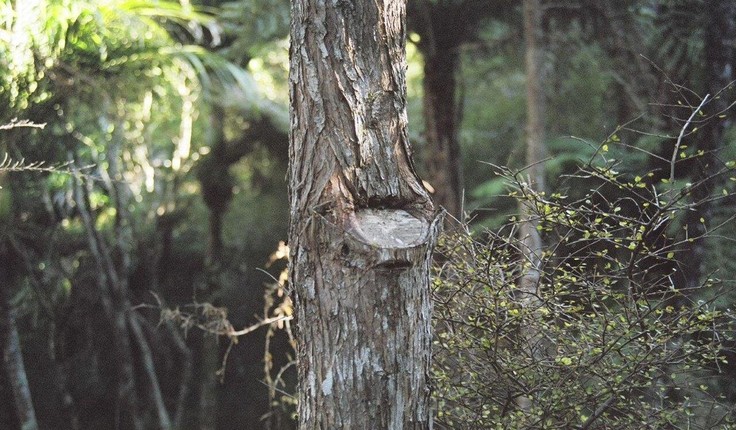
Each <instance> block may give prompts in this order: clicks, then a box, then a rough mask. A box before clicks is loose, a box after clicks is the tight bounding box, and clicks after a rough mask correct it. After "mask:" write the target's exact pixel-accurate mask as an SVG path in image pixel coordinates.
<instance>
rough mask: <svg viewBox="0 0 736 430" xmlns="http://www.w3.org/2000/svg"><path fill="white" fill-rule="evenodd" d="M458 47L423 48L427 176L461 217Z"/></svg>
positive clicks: (437, 197) (437, 199)
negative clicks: (456, 93)
mask: <svg viewBox="0 0 736 430" xmlns="http://www.w3.org/2000/svg"><path fill="white" fill-rule="evenodd" d="M422 46H426V45H422ZM458 50H459V46H450V47H443V48H440V49H437V48H434V49H431V48H429V49H424V50H423V51H422V53H423V54H424V120H425V135H426V138H427V147H426V150H425V152H426V154H427V155H426V156H427V162H426V164H427V172H428V174H429V178H428V179H429V182H430V184H431V185H432V187H434V189H435V193H434V199H435V202H436V203H437V204H438V205H440V206H442V207H443V208H445V210H447V212H448V213H450V214H451V215H452V216H454V217H455V218H457V219H458V220H460V221H462V220H463V214H462V207H463V198H462V196H463V169H462V159H461V157H460V141H459V139H458V128H459V124H458V117H459V115H458V112H457V102H456V100H455V99H456V97H455V92H456V90H457V82H456V79H455V74H456V73H457V69H458V65H459V61H460V58H459V52H458Z"/></svg>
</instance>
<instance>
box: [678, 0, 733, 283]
mask: <svg viewBox="0 0 736 430" xmlns="http://www.w3.org/2000/svg"><path fill="white" fill-rule="evenodd" d="M707 14H708V19H707V26H706V28H705V60H706V76H707V77H708V79H707V82H708V85H707V91H708V94H710V96H711V97H713V99H712V101H710V102H708V104H707V106H706V108H705V109H704V111H705V114H706V116H707V117H712V118H711V119H710V120H709V121H708V122H707V123H705V124H704V125H703V126H702V127H700V130H699V131H698V133H697V135H696V137H695V138H696V142H697V147H698V149H699V150H702V151H703V155H702V156H699V157H697V158H696V165H695V166H694V169H692V170H693V171H694V172H695V173H694V178H693V183H694V184H699V185H697V186H695V187H693V190H692V194H691V195H692V201H693V204H694V206H693V210H690V211H688V212H687V213H686V217H685V218H686V219H685V224H686V231H687V234H688V237H689V238H692V239H693V240H692V241H688V242H687V245H688V246H687V247H686V248H687V249H686V250H685V251H684V252H683V256H684V258H683V260H682V261H683V265H684V270H682V275H683V276H684V278H685V279H684V287H685V291H696V290H697V288H698V287H699V286H700V285H701V283H702V281H703V279H702V278H703V276H704V265H705V259H706V254H707V249H706V241H705V239H704V235H705V234H706V232H707V230H708V227H709V224H710V221H711V220H712V218H713V204H712V202H711V201H710V199H711V198H712V195H713V192H714V190H715V189H716V188H717V186H718V183H719V181H720V180H721V179H719V178H715V177H713V176H714V174H715V172H717V171H718V170H719V169H720V168H722V167H723V166H722V161H720V160H719V158H718V151H719V150H720V149H721V148H723V133H724V131H725V129H726V125H727V121H728V118H726V119H722V118H720V115H721V114H729V113H728V112H727V110H728V107H729V104H730V103H732V101H733V97H732V96H730V95H731V91H726V89H727V87H730V88H732V87H733V80H734V71H733V68H734V66H735V65H736V64H734V63H735V62H734V60H735V55H736V52H735V51H736V50H735V48H734V45H733V40H734V39H736V3H734V2H733V1H730V0H728V1H727V0H718V1H715V2H713V4H712V5H711V6H708V11H707Z"/></svg>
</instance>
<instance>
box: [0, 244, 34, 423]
mask: <svg viewBox="0 0 736 430" xmlns="http://www.w3.org/2000/svg"><path fill="white" fill-rule="evenodd" d="M9 260H10V259H9V258H8V254H7V252H2V251H0V346H2V358H3V361H2V364H3V366H2V367H3V370H5V373H6V375H7V380H8V383H9V385H10V391H11V392H12V394H13V402H14V406H15V413H16V416H17V419H18V424H19V425H20V428H21V429H22V430H36V429H38V422H37V421H36V413H35V410H34V408H33V402H32V401H31V389H30V387H29V386H28V378H27V377H26V370H25V365H24V363H23V354H22V353H21V349H20V337H19V336H18V328H17V326H16V323H15V309H13V307H12V305H11V303H10V281H11V276H10V273H9V270H10V269H9V268H10V267H11V264H12V263H11V262H10V261H9Z"/></svg>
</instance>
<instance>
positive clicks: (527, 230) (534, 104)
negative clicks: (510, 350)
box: [516, 0, 545, 410]
mask: <svg viewBox="0 0 736 430" xmlns="http://www.w3.org/2000/svg"><path fill="white" fill-rule="evenodd" d="M541 23H542V9H541V5H540V0H524V36H525V41H526V109H527V110H526V112H527V118H526V121H527V125H526V127H527V128H526V164H527V168H526V170H525V172H524V176H525V177H526V178H527V181H526V183H525V184H524V186H525V187H528V191H529V193H530V194H534V193H538V192H541V191H543V190H544V186H545V180H544V164H543V163H542V161H543V160H544V152H545V151H544V91H543V89H542V77H541V70H540V67H541V66H540V55H539V54H540V52H539V41H540V39H541V37H540V32H541V29H542V26H541ZM533 199H534V198H533V197H532V198H531V199H529V200H521V202H520V208H519V209H520V212H521V222H520V224H519V239H520V241H521V243H520V246H521V254H522V262H523V265H524V268H523V272H522V276H521V279H520V281H519V292H520V294H521V296H520V297H521V299H522V302H523V303H524V306H525V307H526V308H527V312H530V313H534V312H535V309H536V308H537V307H538V305H539V303H540V299H539V280H540V276H541V260H542V237H541V235H540V234H539V230H537V226H538V224H539V223H538V221H537V219H536V211H535V209H534V200H533ZM521 335H522V341H523V342H524V344H525V346H526V348H525V349H527V350H528V354H529V359H532V360H537V359H538V358H539V357H540V356H541V354H542V353H543V344H542V339H541V336H540V333H537V332H533V331H531V330H529V329H526V328H522V333H521ZM516 400H517V404H518V405H519V407H520V408H522V409H523V410H529V409H530V407H531V406H532V401H531V399H530V398H529V397H527V396H525V395H524V396H519V397H518V398H517V399H516Z"/></svg>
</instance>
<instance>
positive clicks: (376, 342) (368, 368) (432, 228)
mask: <svg viewBox="0 0 736 430" xmlns="http://www.w3.org/2000/svg"><path fill="white" fill-rule="evenodd" d="M405 36H406V30H405V2H404V1H403V0H377V1H371V2H367V1H354V2H352V1H351V2H326V1H324V0H292V24H291V52H290V57H291V64H290V67H291V71H290V86H291V136H290V146H289V156H290V169H289V192H290V204H291V225H290V231H289V243H290V254H291V255H290V257H291V266H290V284H291V286H292V288H293V290H294V298H295V300H294V301H295V305H296V308H297V321H298V330H297V338H298V361H299V365H298V368H299V386H300V390H299V421H300V428H301V429H338V428H351V429H392V430H395V429H428V428H430V425H431V424H430V423H431V411H430V392H429V388H428V375H429V364H430V345H431V333H430V322H431V302H430V297H429V267H430V258H431V251H432V249H433V247H434V243H435V241H436V237H437V234H438V229H439V225H440V220H441V216H437V214H436V213H435V211H434V206H433V204H432V203H431V201H430V198H429V196H428V195H427V192H426V191H425V189H424V187H423V186H422V184H421V181H420V180H419V178H418V177H417V175H416V173H415V172H414V168H413V165H412V161H411V148H410V145H409V142H408V137H407V131H406V120H407V119H406V82H405V72H406V57H405V51H404V49H405Z"/></svg>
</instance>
